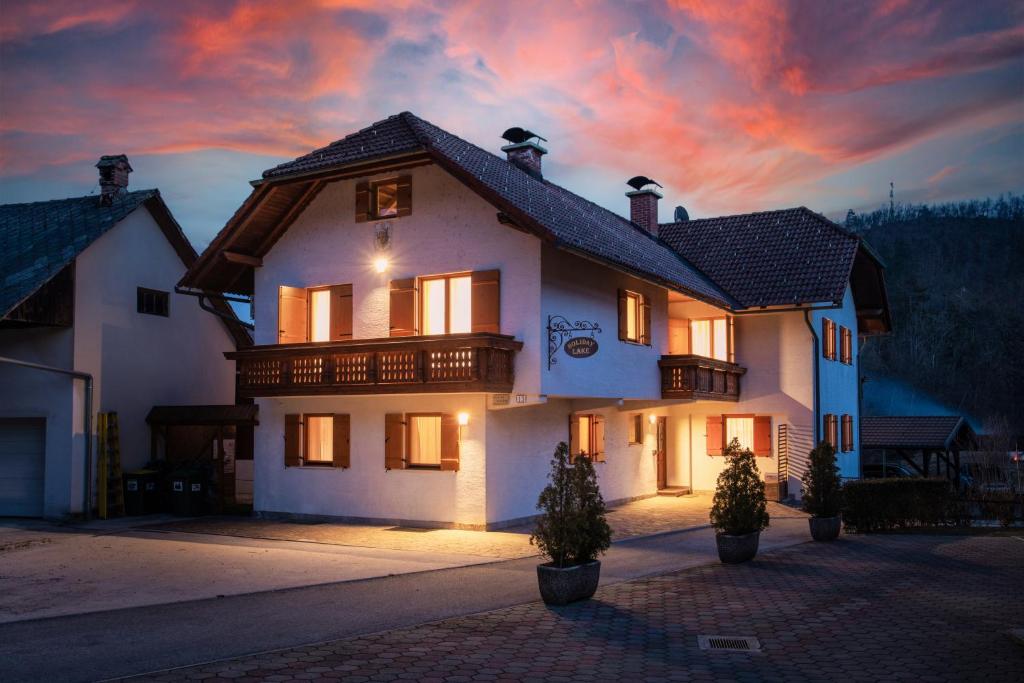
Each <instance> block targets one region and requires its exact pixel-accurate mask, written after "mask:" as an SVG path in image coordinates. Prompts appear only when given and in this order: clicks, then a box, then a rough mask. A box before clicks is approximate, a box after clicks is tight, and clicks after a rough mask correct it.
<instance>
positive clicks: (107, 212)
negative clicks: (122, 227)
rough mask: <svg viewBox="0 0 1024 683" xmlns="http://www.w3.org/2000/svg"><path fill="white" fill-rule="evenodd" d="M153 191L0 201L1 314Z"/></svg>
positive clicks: (148, 196) (116, 222) (154, 193)
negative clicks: (105, 198) (106, 197)
mask: <svg viewBox="0 0 1024 683" xmlns="http://www.w3.org/2000/svg"><path fill="white" fill-rule="evenodd" d="M159 195H160V193H159V192H158V191H157V190H138V191H136V192H127V193H123V194H121V195H119V196H117V197H116V198H114V200H113V202H111V204H110V206H102V205H101V204H100V198H99V196H97V195H90V196H87V197H73V198H71V199H55V200H52V201H48V202H32V203H31V204H5V205H3V206H0V318H2V317H3V316H5V315H7V314H8V313H10V312H11V311H12V310H14V308H15V307H16V306H17V305H18V304H20V303H21V302H22V301H24V300H25V299H27V298H28V297H29V296H31V295H32V293H33V292H35V291H36V290H37V289H39V288H40V287H42V286H43V285H44V284H46V283H47V282H49V280H50V279H51V278H52V277H53V276H55V275H56V274H57V273H58V272H60V270H61V269H62V268H63V267H64V266H66V265H67V264H69V263H71V261H73V260H74V259H75V257H77V256H78V255H79V254H81V253H82V252H83V251H85V250H86V248H87V247H88V246H89V245H90V244H92V243H93V242H95V241H96V240H97V239H99V238H100V237H101V236H102V235H103V234H104V233H105V232H107V231H108V230H110V229H111V228H112V227H114V226H115V225H117V224H118V223H119V222H120V221H121V220H122V219H124V218H125V217H126V216H127V215H128V214H130V213H131V212H133V211H135V209H137V208H138V207H139V206H140V205H141V204H142V203H143V202H145V201H146V200H148V199H150V198H152V197H159Z"/></svg>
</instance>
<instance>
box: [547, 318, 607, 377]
mask: <svg viewBox="0 0 1024 683" xmlns="http://www.w3.org/2000/svg"><path fill="white" fill-rule="evenodd" d="M601 331H602V330H601V326H600V325H599V324H598V323H596V322H591V321H589V320H577V321H576V322H569V319H568V318H566V317H565V316H564V315H549V316H548V370H550V369H551V366H552V365H555V364H556V363H558V358H556V357H555V354H556V353H557V352H558V349H560V348H563V347H564V349H565V353H566V355H568V356H569V357H570V358H589V357H590V356H593V355H594V354H595V353H597V348H598V345H597V339H596V338H595V337H594V335H595V333H600V332H601Z"/></svg>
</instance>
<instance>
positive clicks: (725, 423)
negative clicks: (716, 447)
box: [722, 413, 757, 453]
mask: <svg viewBox="0 0 1024 683" xmlns="http://www.w3.org/2000/svg"><path fill="white" fill-rule="evenodd" d="M755 418H757V413H722V452H723V453H724V452H725V449H726V447H727V446H728V445H729V420H750V438H751V444H750V448H749V450H750V452H751V453H753V452H754V443H753V439H754V438H755V437H754V429H755V428H756V424H755ZM742 445H743V444H740V446H741V447H742Z"/></svg>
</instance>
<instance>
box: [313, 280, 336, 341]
mask: <svg viewBox="0 0 1024 683" xmlns="http://www.w3.org/2000/svg"><path fill="white" fill-rule="evenodd" d="M330 340H331V290H329V289H314V290H312V291H311V292H310V293H309V341H314V342H322V341H330Z"/></svg>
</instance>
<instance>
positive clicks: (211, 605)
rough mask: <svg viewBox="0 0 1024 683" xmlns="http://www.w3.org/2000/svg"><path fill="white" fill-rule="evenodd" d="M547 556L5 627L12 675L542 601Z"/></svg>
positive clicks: (167, 657) (624, 549)
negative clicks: (539, 576)
mask: <svg viewBox="0 0 1024 683" xmlns="http://www.w3.org/2000/svg"><path fill="white" fill-rule="evenodd" d="M807 540H809V534H808V530H807V522H806V521H805V520H804V519H801V518H788V519H786V518H784V519H775V520H773V524H772V528H771V529H769V530H768V531H766V532H765V533H763V534H762V539H761V548H762V550H770V549H773V548H778V547H784V546H787V545H793V544H795V543H802V542H805V541H807ZM715 561H717V556H716V554H715V545H714V533H713V531H712V530H711V529H709V528H701V529H690V530H686V531H680V532H672V533H669V534H663V535H659V536H654V537H648V538H641V539H632V540H626V541H621V542H619V543H616V544H615V545H614V546H613V547H612V549H611V550H610V551H609V552H608V554H607V555H606V556H605V557H604V558H603V564H602V584H608V583H616V582H620V581H624V580H628V579H632V578H637V577H641V576H649V575H653V574H662V573H667V572H670V571H674V570H678V569H683V568H686V567H692V566H697V565H701V564H706V563H708V562H715ZM536 563H537V560H536V559H535V558H528V559H523V560H510V561H503V562H495V563H490V564H483V565H476V566H471V567H460V568H454V569H441V570H436V571H427V572H422V573H414V574H402V575H397V576H388V577H382V578H376V579H367V580H360V581H348V582H344V583H332V584H325V585H317V586H308V587H303V588H291V589H284V590H275V591H267V592H261V593H252V594H247V595H235V596H228V597H224V598H214V599H205V600H193V601H186V602H178V603H173V604H165V605H153V606H148V607H138V608H132V609H123V610H112V611H105V612H94V613H90V614H80V615H73V616H66V617H54V618H48V619H35V620H27V621H19V622H13V623H8V624H0V662H3V665H2V666H3V672H2V675H0V677H2V678H3V680H5V681H12V682H13V681H41V680H45V681H92V680H100V679H106V678H120V677H124V676H130V675H134V674H140V673H145V672H151V671H156V670H161V669H168V668H173V667H179V666H185V665H190V664H198V663H202V662H208V661H213V660H218V659H223V658H227V657H236V656H240V655H245V654H252V653H256V652H264V651H267V650H273V649H278V648H284V647H292V646H296V645H302V644H308V643H315V642H320V641H325V640H335V639H339V638H346V637H350V636H355V635H362V634H367V633H375V632H378V631H385V630H391V629H395V628H400V627H404V626H412V625H416V624H421V623H425V622H430V621H435V620H438V619H443V618H447V617H451V616H457V615H465V614H473V613H477V612H483V611H488V610H492V609H497V608H500V607H507V606H511V605H516V604H521V603H524V602H531V601H535V600H537V599H538V593H537V584H536V570H535V566H536ZM182 571H187V567H183V568H182Z"/></svg>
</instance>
